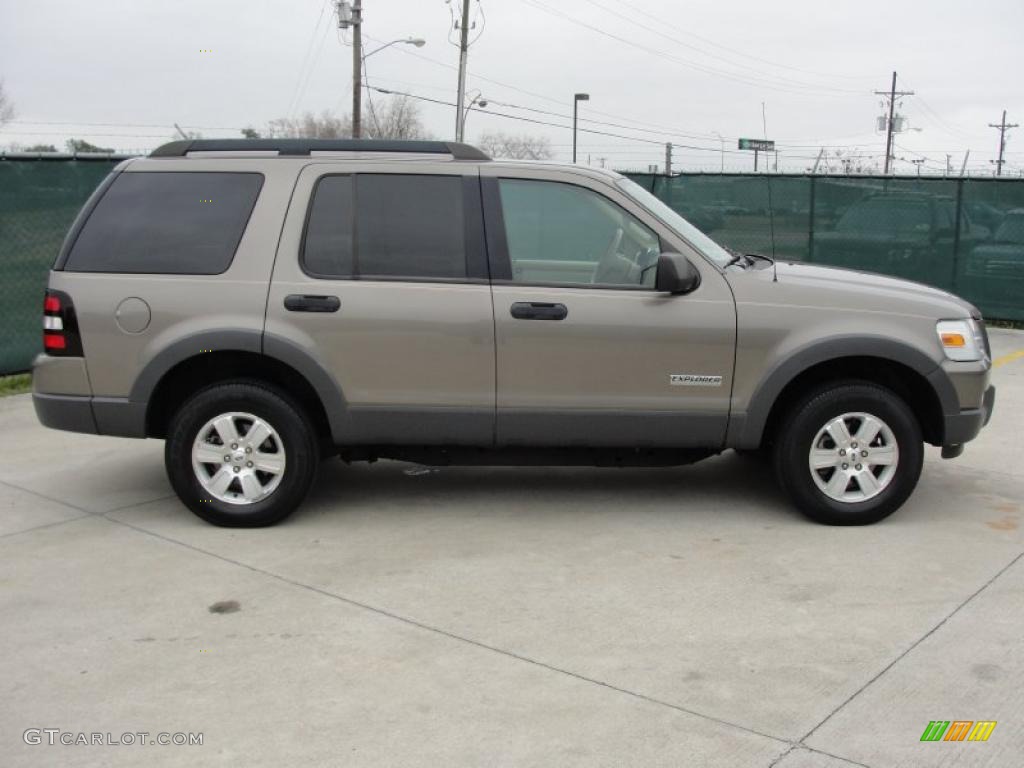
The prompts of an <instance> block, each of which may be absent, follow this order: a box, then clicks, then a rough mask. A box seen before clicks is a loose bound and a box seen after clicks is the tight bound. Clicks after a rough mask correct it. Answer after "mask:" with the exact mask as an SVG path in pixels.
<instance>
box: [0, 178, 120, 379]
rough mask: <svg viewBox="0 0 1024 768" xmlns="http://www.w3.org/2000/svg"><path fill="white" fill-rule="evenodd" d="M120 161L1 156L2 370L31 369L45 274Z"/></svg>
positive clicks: (40, 323) (38, 346)
mask: <svg viewBox="0 0 1024 768" xmlns="http://www.w3.org/2000/svg"><path fill="white" fill-rule="evenodd" d="M117 162H118V161H116V160H109V159H102V160H74V159H68V160H21V159H17V160H14V159H0V334H2V335H0V374H4V373H16V372H19V371H24V370H27V369H28V367H29V365H30V364H31V362H32V358H33V357H35V355H36V354H37V353H38V352H39V351H41V349H42V327H43V321H42V316H43V291H44V290H45V288H46V274H47V272H48V271H49V269H50V266H51V265H52V264H53V261H54V259H55V258H56V257H57V252H58V251H59V250H60V245H61V242H62V241H63V240H64V235H65V233H66V232H67V231H68V228H69V227H70V226H71V222H72V221H74V218H75V215H76V214H77V213H78V209H79V208H81V207H82V204H83V203H84V202H85V200H86V198H88V197H89V195H90V194H91V193H92V191H93V190H94V189H95V188H96V186H97V185H98V184H99V183H100V181H102V180H103V177H105V176H106V175H107V174H108V173H109V172H110V169H111V168H113V167H114V166H115V165H116V164H117Z"/></svg>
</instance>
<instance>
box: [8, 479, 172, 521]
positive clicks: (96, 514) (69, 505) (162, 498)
mask: <svg viewBox="0 0 1024 768" xmlns="http://www.w3.org/2000/svg"><path fill="white" fill-rule="evenodd" d="M0 485H6V486H7V487H8V488H13V489H14V490H16V491H21V492H22V493H28V494H31V495H32V496H38V497H39V498H40V499H46V500H47V501H52V502H53V503H54V504H60V505H62V506H65V507H67V508H68V509H74V510H76V511H78V512H83V513H85V514H86V515H92V516H93V517H104V516H105V515H109V514H110V513H112V512H121V511H122V510H125V509H129V508H131V507H141V506H145V505H146V504H155V503H156V502H158V501H167V500H168V499H173V498H176V496H175V494H173V493H171V494H168V495H167V496H160V497H159V498H156V499H147V500H146V501H130V502H128V503H127V504H121V505H120V506H117V507H114V508H113V509H105V510H103V511H102V512H93V511H91V510H88V509H85V508H84V507H80V506H78V505H77V504H72V503H71V502H70V501H64V500H63V499H57V498H54V497H53V496H47V495H46V494H45V493H40V492H39V491H34V490H32V489H31V488H24V487H22V486H20V485H16V484H15V483H12V482H11V481H9V480H0ZM75 519H76V520H77V519H78V518H75Z"/></svg>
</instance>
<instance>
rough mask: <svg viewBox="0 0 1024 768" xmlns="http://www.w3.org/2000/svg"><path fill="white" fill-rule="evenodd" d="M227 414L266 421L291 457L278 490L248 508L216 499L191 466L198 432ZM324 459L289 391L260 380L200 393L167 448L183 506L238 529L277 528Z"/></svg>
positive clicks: (178, 420) (176, 419)
mask: <svg viewBox="0 0 1024 768" xmlns="http://www.w3.org/2000/svg"><path fill="white" fill-rule="evenodd" d="M228 412H242V413H248V414H252V415H253V416H257V417H259V418H260V419H263V420H264V421H266V422H267V423H268V424H269V425H270V426H272V427H273V429H274V430H275V431H276V432H277V434H278V435H279V437H280V441H281V443H282V444H283V451H284V454H285V456H286V460H285V465H284V471H283V472H282V473H281V477H280V481H279V483H278V485H277V487H276V488H274V489H273V490H272V491H270V492H269V495H267V496H266V497H265V498H262V499H259V500H258V501H254V502H252V503H249V504H245V505H239V504H232V503H230V502H227V501H222V500H220V499H217V498H211V494H210V492H209V491H207V490H206V489H204V488H203V486H202V484H201V483H200V482H199V479H198V478H197V477H196V472H195V471H193V466H192V447H193V444H194V443H195V441H196V438H197V437H198V434H199V431H200V430H201V429H202V428H203V427H204V425H206V424H207V423H208V422H209V421H210V420H211V419H213V418H215V417H217V416H218V415H220V414H224V413H228ZM228 453H231V451H228ZM319 459H320V451H319V444H318V442H317V437H316V432H315V430H314V429H313V426H312V424H311V423H310V421H309V418H308V416H307V415H306V413H305V412H304V411H303V409H302V408H301V407H299V406H298V405H296V404H295V403H294V402H293V401H292V400H291V399H290V398H288V396H287V395H285V394H284V393H282V392H280V391H278V390H276V389H274V388H272V387H270V386H268V385H265V384H262V383H260V382H256V381H231V382H225V383H223V384H216V385H213V386H211V387H209V388H207V389H203V390H201V391H199V392H197V393H196V394H195V395H193V396H192V397H191V398H189V399H188V400H186V401H185V403H184V404H183V405H182V406H181V408H179V409H178V411H177V413H175V414H174V416H173V417H172V419H171V423H170V427H169V429H168V432H167V441H166V443H165V445H164V464H165V466H166V468H167V476H168V478H170V481H171V486H172V487H173V488H174V491H175V493H177V494H178V498H180V499H181V501H182V503H184V504H185V506H187V507H188V508H189V509H191V510H192V511H193V512H194V513H195V514H196V515H198V516H199V517H201V518H202V519H203V520H205V521H207V522H208V523H213V524H214V525H219V526H226V527H235V528H257V527H261V526H267V525H273V524H275V523H277V522H280V521H281V520H283V519H284V518H286V517H288V515H290V514H291V513H292V512H293V511H294V510H295V508H296V507H298V506H299V504H301V503H302V500H303V499H304V498H305V497H306V494H307V492H308V491H309V488H310V486H311V485H312V484H313V479H314V477H315V475H316V468H317V464H318V462H319ZM243 471H244V470H243Z"/></svg>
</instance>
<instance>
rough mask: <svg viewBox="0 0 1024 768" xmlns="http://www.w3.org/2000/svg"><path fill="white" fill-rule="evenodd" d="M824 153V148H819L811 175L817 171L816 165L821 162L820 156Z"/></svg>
mask: <svg viewBox="0 0 1024 768" xmlns="http://www.w3.org/2000/svg"><path fill="white" fill-rule="evenodd" d="M824 154H825V148H824V147H822V148H821V150H820V151H819V152H818V159H817V160H815V161H814V167H813V168H812V169H811V175H814V174H815V173H817V172H818V166H819V165H820V164H821V158H822V156H823V155H824Z"/></svg>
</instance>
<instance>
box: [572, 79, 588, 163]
mask: <svg viewBox="0 0 1024 768" xmlns="http://www.w3.org/2000/svg"><path fill="white" fill-rule="evenodd" d="M581 101H590V94H589V93H577V94H574V95H573V98H572V162H573V164H574V165H575V163H576V122H577V118H578V116H579V107H580V102H581Z"/></svg>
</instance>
